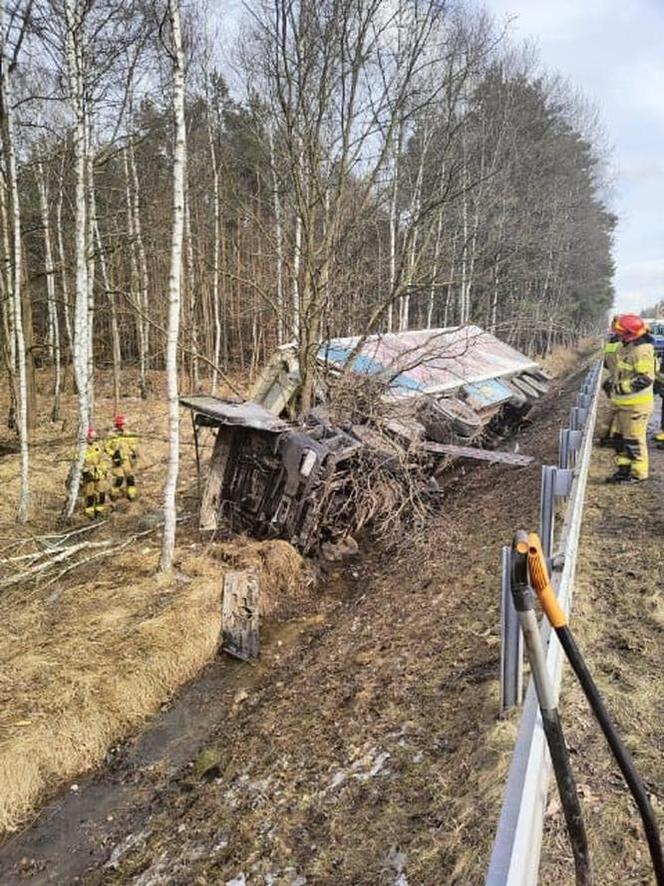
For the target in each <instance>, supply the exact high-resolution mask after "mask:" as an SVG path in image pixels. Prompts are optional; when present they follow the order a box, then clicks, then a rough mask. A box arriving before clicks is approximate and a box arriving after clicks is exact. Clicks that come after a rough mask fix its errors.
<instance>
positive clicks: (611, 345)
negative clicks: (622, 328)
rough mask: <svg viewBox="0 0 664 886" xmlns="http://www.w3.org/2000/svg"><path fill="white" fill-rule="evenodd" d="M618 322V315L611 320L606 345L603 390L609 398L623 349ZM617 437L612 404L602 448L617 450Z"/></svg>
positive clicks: (601, 440) (601, 444) (602, 438)
mask: <svg viewBox="0 0 664 886" xmlns="http://www.w3.org/2000/svg"><path fill="white" fill-rule="evenodd" d="M617 321H618V315H617V314H616V315H615V316H614V317H613V318H612V320H611V329H610V330H609V337H608V339H607V340H606V342H605V344H604V368H605V369H606V370H607V372H608V376H607V378H606V380H605V381H604V384H603V389H604V391H605V393H606V394H607V395H608V396H609V398H610V397H611V389H612V385H613V377H614V375H615V372H616V367H617V364H618V355H619V352H620V348H621V347H622V342H621V340H620V336H619V335H618V333H617V332H616V323H617ZM617 435H618V428H617V421H616V410H615V407H614V406H613V404H612V403H610V406H609V412H608V415H607V420H606V425H605V429H604V433H602V434H601V436H600V439H599V444H600V446H613V447H614V448H615V446H616V444H617Z"/></svg>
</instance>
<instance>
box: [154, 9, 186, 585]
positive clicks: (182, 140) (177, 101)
mask: <svg viewBox="0 0 664 886" xmlns="http://www.w3.org/2000/svg"><path fill="white" fill-rule="evenodd" d="M167 15H168V19H169V21H170V30H171V46H170V51H169V55H170V56H171V61H172V66H173V81H172V91H173V96H172V109H173V119H174V125H175V151H174V155H173V228H172V233H171V266H170V274H169V281H168V327H167V337H166V379H167V389H168V466H167V470H166V482H165V485H164V536H163V540H162V548H161V558H160V561H159V568H160V570H161V571H162V572H169V571H170V570H171V569H172V566H173V552H174V550H175V524H176V508H175V493H176V489H177V480H178V468H179V460H180V404H179V401H178V361H177V356H178V353H177V352H178V336H179V331H180V302H181V290H182V246H183V238H184V208H185V207H184V200H185V164H186V124H185V117H184V78H185V70H184V50H183V46H182V29H181V23H180V2H179V0H168V11H167Z"/></svg>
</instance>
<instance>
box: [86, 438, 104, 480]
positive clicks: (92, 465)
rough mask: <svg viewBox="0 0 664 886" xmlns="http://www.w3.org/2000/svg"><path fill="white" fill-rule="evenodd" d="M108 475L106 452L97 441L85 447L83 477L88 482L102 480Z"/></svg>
mask: <svg viewBox="0 0 664 886" xmlns="http://www.w3.org/2000/svg"><path fill="white" fill-rule="evenodd" d="M105 473H106V471H105V469H104V450H103V449H102V448H101V446H100V444H99V443H97V441H96V440H93V441H92V442H91V443H88V444H87V446H86V447H85V458H84V460H83V472H82V477H83V480H84V481H86V482H90V481H91V480H101V479H102V478H103V476H104V474H105Z"/></svg>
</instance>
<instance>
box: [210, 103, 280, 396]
mask: <svg viewBox="0 0 664 886" xmlns="http://www.w3.org/2000/svg"><path fill="white" fill-rule="evenodd" d="M207 130H208V142H209V146H210V162H211V163H212V199H213V214H214V234H213V236H214V242H213V244H212V316H213V318H214V359H213V362H214V366H213V367H212V393H213V394H215V393H216V392H217V377H218V375H219V370H218V367H219V361H220V359H221V303H220V299H219V240H220V238H221V203H220V199H219V166H218V163H217V152H216V150H215V147H214V133H213V131H212V123H211V121H210V116H209V113H208V121H207ZM278 322H279V323H280V322H281V321H280V320H279V321H278ZM279 343H281V341H280V342H279Z"/></svg>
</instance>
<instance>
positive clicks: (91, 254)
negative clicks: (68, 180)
mask: <svg viewBox="0 0 664 886" xmlns="http://www.w3.org/2000/svg"><path fill="white" fill-rule="evenodd" d="M85 135H86V142H85V178H86V189H87V228H86V232H85V245H86V250H87V259H88V356H87V361H88V424H92V423H93V420H94V418H93V417H94V411H95V388H94V383H95V355H94V331H95V272H96V266H97V262H96V256H95V224H96V218H95V216H96V210H95V199H94V193H95V180H94V157H93V156H92V132H91V129H90V114H89V109H88V108H87V101H86V127H85Z"/></svg>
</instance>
